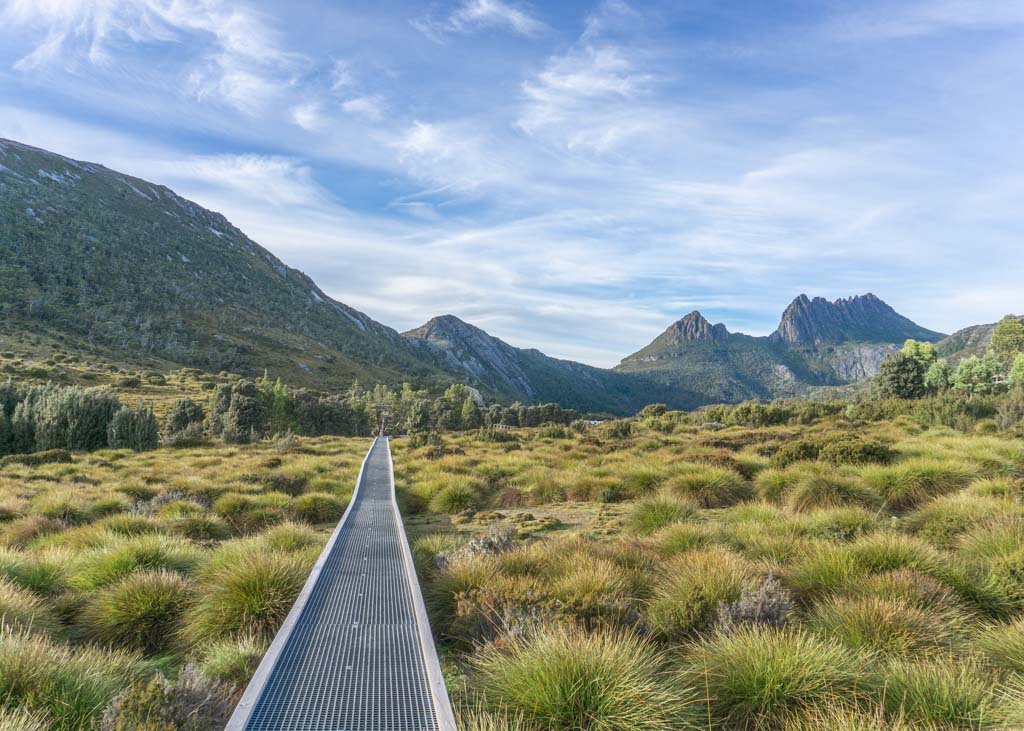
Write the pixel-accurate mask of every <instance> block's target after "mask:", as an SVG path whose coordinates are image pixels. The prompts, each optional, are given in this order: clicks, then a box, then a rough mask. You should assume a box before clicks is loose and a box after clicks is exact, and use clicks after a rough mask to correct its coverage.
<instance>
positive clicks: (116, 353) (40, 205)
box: [0, 140, 994, 418]
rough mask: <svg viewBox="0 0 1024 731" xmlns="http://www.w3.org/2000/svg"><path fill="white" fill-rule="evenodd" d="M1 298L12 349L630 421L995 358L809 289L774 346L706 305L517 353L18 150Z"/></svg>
mask: <svg viewBox="0 0 1024 731" xmlns="http://www.w3.org/2000/svg"><path fill="white" fill-rule="evenodd" d="M0 291H3V292H4V297H3V298H2V299H0V321H2V323H3V331H2V333H0V349H9V347H10V346H12V345H16V344H17V343H19V342H20V341H23V340H25V339H26V338H31V337H33V336H36V335H40V334H42V335H46V336H52V337H54V338H56V339H59V341H60V342H61V343H62V344H63V346H64V347H65V348H67V349H68V350H72V351H75V352H81V353H85V354H100V355H102V356H103V357H105V358H106V359H107V360H109V361H112V362H115V363H123V364H128V365H131V366H133V367H138V368H147V369H153V370H158V371H163V372H166V371H169V370H172V369H178V368H182V367H194V368H200V369H202V370H205V371H207V372H218V371H229V372H232V373H239V374H242V375H243V376H247V377H249V378H256V377H258V376H259V374H262V373H264V372H265V371H269V372H271V373H273V374H274V375H275V377H280V378H282V379H283V380H284V381H285V382H287V383H288V384H291V385H292V386H294V387H298V388H302V387H307V388H315V389H317V390H318V391H320V392H326V393H331V392H341V391H346V390H347V389H349V388H350V387H351V385H352V384H353V383H355V382H357V381H358V382H361V383H368V384H385V385H389V386H391V387H392V388H396V389H397V388H400V387H401V384H403V383H410V384H412V385H413V387H414V388H415V389H421V390H426V391H428V392H430V393H432V394H434V395H437V394H440V393H442V392H443V391H444V389H445V388H446V387H447V386H448V385H450V384H451V383H465V384H467V385H469V386H471V387H472V388H473V389H475V390H476V391H477V392H479V393H480V394H481V395H482V396H483V398H484V400H485V402H487V403H493V402H499V403H503V404H510V403H513V402H521V403H524V404H540V403H548V402H557V403H559V404H561V405H562V406H563V407H566V408H569V409H576V410H578V411H581V412H602V413H611V414H616V415H628V414H633V413H636V412H637V411H638V410H639V409H641V408H642V407H643V406H644V405H646V404H649V403H664V404H666V405H667V406H669V407H670V408H673V409H691V408H695V407H698V406H701V405H705V404H712V403H737V402H741V401H745V400H750V399H759V400H770V399H775V398H788V397H807V396H810V395H816V396H818V395H821V394H822V393H825V394H827V393H828V391H827V390H826V391H822V389H836V388H839V389H842V388H847V387H854V386H855V385H856V384H858V383H863V382H865V381H866V380H867V379H870V378H871V377H872V376H874V375H875V374H876V373H878V371H879V368H880V367H881V364H882V362H883V360H884V359H885V358H886V356H888V355H891V354H893V353H895V352H897V351H899V350H900V348H901V347H902V345H903V343H904V341H905V340H907V339H915V340H918V341H923V342H933V343H936V348H937V351H938V352H939V354H940V355H941V356H943V357H944V358H946V359H947V360H948V361H950V362H952V363H956V362H958V361H959V360H960V359H962V358H964V357H966V356H969V355H972V354H981V353H984V352H985V350H986V349H987V347H988V340H989V339H990V338H991V336H992V331H993V328H994V326H992V325H984V326H977V327H975V328H968V329H967V330H963V331H960V332H959V333H955V334H954V335H952V336H950V337H948V338H945V339H943V335H942V334H941V333H937V332H934V331H931V330H927V329H925V328H922V327H920V326H918V325H916V324H915V323H913V322H911V321H910V320H908V319H907V318H905V317H903V316H901V315H900V314H898V313H897V312H896V311H895V310H893V309H892V308H891V307H890V306H889V305H887V304H885V303H884V302H883V301H882V300H880V299H879V298H877V297H875V296H874V295H871V294H867V295H862V296H857V297H851V298H848V299H840V300H835V301H833V302H830V301H827V300H824V299H821V298H814V299H810V298H808V297H806V296H804V295H801V296H800V297H797V298H796V299H795V300H794V301H793V303H792V304H791V305H790V306H789V307H788V308H786V310H785V312H784V313H783V315H782V318H781V321H780V323H779V327H778V329H777V330H776V331H775V332H774V333H773V334H772V335H770V336H767V337H752V336H749V335H743V334H740V333H731V332H729V331H728V329H727V328H726V327H725V325H722V324H717V325H712V324H711V323H709V322H708V321H707V320H706V319H705V318H704V317H703V316H701V314H700V313H699V312H693V313H691V314H689V315H687V316H686V317H684V318H682V319H681V320H679V321H678V322H676V323H674V324H672V325H671V326H670V327H669V328H668V329H667V330H666V331H665V332H664V333H662V334H661V335H659V336H658V337H657V338H655V339H654V340H653V341H652V342H651V343H650V344H649V345H647V346H646V347H644V348H642V349H641V350H639V351H637V352H636V353H634V354H633V355H630V356H628V357H627V358H625V359H624V360H623V361H622V362H621V363H620V364H619V365H618V366H616V367H615V368H614V369H610V370H609V369H602V368H594V367H591V366H587V365H583V364H580V363H575V362H572V361H567V360H560V359H556V358H551V357H549V356H547V355H545V354H543V353H541V352H540V351H537V350H533V349H522V348H516V347H513V346H511V345H509V344H507V343H505V342H503V341H501V340H499V339H498V338H495V337H493V336H491V335H489V334H488V333H486V332H484V331H483V330H481V329H479V328H477V327H474V326H472V325H470V324H467V323H465V322H463V321H461V320H459V319H458V318H456V317H454V316H451V315H447V316H442V317H436V318H434V319H432V320H430V321H428V322H427V323H426V324H424V325H423V326H421V327H419V328H416V329H414V330H411V331H409V332H406V333H402V334H399V333H398V332H396V331H395V330H393V329H392V328H389V327H387V326H385V325H382V324H380V323H378V322H376V321H374V320H373V319H371V318H370V317H368V316H367V315H365V314H363V313H361V312H359V311H357V310H355V309H353V308H351V307H349V306H347V305H345V304H343V303H341V302H337V301H335V300H333V299H331V298H330V297H329V296H327V295H326V294H325V293H324V292H323V291H322V290H321V289H320V288H319V287H317V285H316V284H315V283H314V282H313V281H312V280H311V279H310V278H309V277H308V276H306V275H305V274H303V273H302V272H299V271H297V270H295V269H291V268H289V267H288V266H286V265H285V264H284V263H282V262H281V261H280V260H278V259H277V258H276V257H274V256H273V255H272V254H271V253H270V252H269V251H267V250H266V249H264V248H262V247H260V246H259V245H258V244H257V243H255V242H254V241H252V240H251V239H249V238H248V237H247V236H246V235H245V234H244V233H242V232H241V231H239V230H238V229H237V228H235V227H234V226H232V225H231V224H230V223H229V222H228V221H227V220H226V219H225V218H224V217H223V216H222V215H220V214H218V213H214V212H212V211H208V210H206V209H204V208H202V207H200V206H198V205H196V204H195V203H192V202H190V201H188V200H185V199H184V198H181V197H180V196H178V195H177V194H175V193H174V192H173V191H171V190H169V189H168V188H166V187H164V186H161V185H157V184H153V183H149V182H147V181H145V180H140V179H138V178H134V177H131V176H128V175H125V174H122V173H118V172H115V171H112V170H109V169H107V168H105V167H103V166H101V165H97V164H94V163H87V162H80V161H76V160H71V159H69V158H66V157H62V156H60V155H57V154H54V153H51V152H47V151H45V150H40V149H37V148H33V147H29V146H27V145H23V144H20V143H17V142H13V141H8V140H0ZM239 398H251V397H248V396H240V397H239ZM318 398H319V397H318ZM460 406H461V405H460ZM331 418H335V417H334V416H332V417H331ZM337 418H342V417H341V416H338V417H337ZM344 418H349V417H348V416H346V417H344ZM351 418H357V417H354V416H353V417H351Z"/></svg>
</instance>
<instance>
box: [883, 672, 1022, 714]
mask: <svg viewBox="0 0 1024 731" xmlns="http://www.w3.org/2000/svg"><path fill="white" fill-rule="evenodd" d="M875 697H876V699H877V700H878V702H879V703H881V704H882V705H884V706H885V708H886V709H887V711H888V714H889V716H890V717H891V718H900V719H904V720H905V721H908V722H910V723H916V724H920V725H924V726H927V725H932V726H935V727H938V728H954V729H960V728H1015V727H1016V728H1019V727H1020V726H1019V724H1020V723H1024V717H1022V716H1021V711H1022V710H1024V709H1020V708H1014V707H1013V706H1014V704H1013V703H1012V701H1011V702H1009V703H1008V702H1007V701H1006V699H1005V698H1003V697H1002V696H1001V694H1000V688H999V684H998V683H997V682H996V679H995V678H994V677H993V676H992V675H990V674H988V673H986V672H985V671H984V669H982V668H981V667H979V666H978V665H977V664H976V663H974V662H971V661H968V660H964V659H960V660H954V659H953V658H951V657H944V658H937V659H932V660H925V661H913V660H894V661H892V662H890V663H888V664H886V665H885V666H884V667H883V669H882V673H881V677H880V678H878V680H877V681H876V689H875Z"/></svg>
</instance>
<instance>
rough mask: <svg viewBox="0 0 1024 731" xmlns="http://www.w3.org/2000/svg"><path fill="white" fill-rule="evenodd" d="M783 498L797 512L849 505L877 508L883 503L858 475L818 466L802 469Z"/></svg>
mask: <svg viewBox="0 0 1024 731" xmlns="http://www.w3.org/2000/svg"><path fill="white" fill-rule="evenodd" d="M784 499H785V502H786V505H787V506H788V507H789V508H790V509H791V510H795V511H797V512H805V511H808V510H816V509H820V508H837V507H842V506H847V505H859V506H863V507H868V508H877V507H878V506H879V505H880V504H881V498H879V497H878V495H877V494H876V493H874V492H872V491H871V490H870V489H868V488H866V487H865V486H864V485H862V484H861V483H860V482H859V481H858V480H857V479H855V478H853V477H845V476H843V475H840V474H836V473H835V471H834V470H830V469H819V468H814V469H806V470H803V471H802V474H801V475H800V477H798V478H797V480H796V482H795V483H793V485H792V486H791V487H790V488H789V489H788V490H787V491H786V494H785V498H784Z"/></svg>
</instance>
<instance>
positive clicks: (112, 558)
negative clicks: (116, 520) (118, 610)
mask: <svg viewBox="0 0 1024 731" xmlns="http://www.w3.org/2000/svg"><path fill="white" fill-rule="evenodd" d="M198 563H199V553H198V551H197V550H196V549H195V548H194V547H193V546H192V544H191V543H189V542H188V541H185V540H182V539H180V538H171V537H168V536H162V535H145V536H138V537H134V538H116V539H113V540H111V541H110V542H109V544H107V545H105V546H102V547H100V548H95V549H92V550H90V551H88V552H86V553H85V554H83V555H82V556H81V557H79V558H78V560H77V561H76V562H75V567H74V570H73V571H71V572H70V573H69V579H68V583H70V584H71V586H72V587H73V588H75V589H78V590H80V591H96V590H97V589H100V588H102V587H105V586H108V585H110V584H113V583H115V582H117V581H119V580H120V579H122V578H124V577H126V576H128V575H130V574H133V573H136V572H141V571H160V570H165V571H175V572H178V573H182V574H187V573H189V572H190V571H192V570H193V569H194V568H195V567H196V565H197V564H198Z"/></svg>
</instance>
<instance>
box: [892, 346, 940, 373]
mask: <svg viewBox="0 0 1024 731" xmlns="http://www.w3.org/2000/svg"><path fill="white" fill-rule="evenodd" d="M900 352H901V353H903V355H908V356H910V357H911V358H913V359H914V360H916V361H918V362H920V363H921V365H923V366H924V367H925V369H928V368H929V367H931V365H932V363H934V362H935V361H937V360H938V359H939V354H938V352H937V351H936V350H935V346H934V345H932V344H931V343H928V342H923V341H920V340H912V339H911V340H907V341H906V342H905V343H903V349H902V350H901V351H900Z"/></svg>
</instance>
